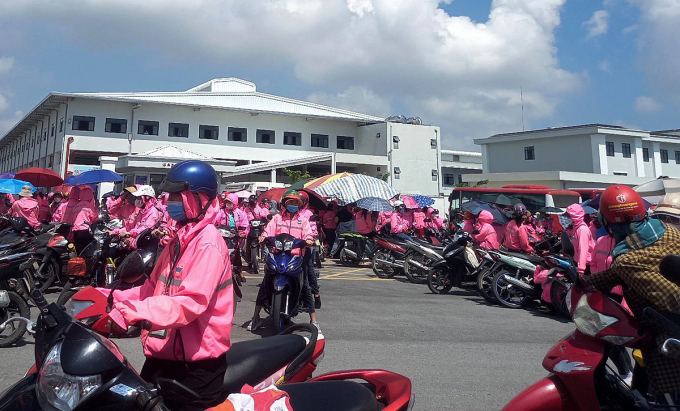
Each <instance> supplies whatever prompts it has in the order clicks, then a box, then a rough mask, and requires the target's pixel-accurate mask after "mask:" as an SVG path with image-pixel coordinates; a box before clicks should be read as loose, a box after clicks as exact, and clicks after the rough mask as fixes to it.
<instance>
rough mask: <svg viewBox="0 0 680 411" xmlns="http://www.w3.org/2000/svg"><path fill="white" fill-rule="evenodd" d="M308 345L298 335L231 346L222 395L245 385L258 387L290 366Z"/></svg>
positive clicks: (235, 391) (238, 390) (274, 337)
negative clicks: (266, 379) (258, 384)
mask: <svg viewBox="0 0 680 411" xmlns="http://www.w3.org/2000/svg"><path fill="white" fill-rule="evenodd" d="M306 346H307V340H305V338H304V337H302V336H300V335H296V334H288V335H275V336H273V337H268V338H262V339H259V340H250V341H242V342H237V343H234V344H232V346H231V348H230V349H229V351H227V355H226V358H227V372H226V374H224V381H223V383H222V394H223V395H224V397H225V398H226V397H227V396H228V395H229V394H232V393H237V392H240V391H241V388H242V387H243V385H245V384H249V385H251V386H254V385H256V384H257V383H259V382H261V381H262V380H264V379H265V378H267V377H269V376H270V375H272V374H274V373H275V372H277V371H278V370H280V369H281V368H283V367H284V366H286V364H288V363H290V362H291V361H293V359H295V357H296V356H297V355H298V354H300V353H301V352H302V351H303V350H304V349H305V347H306Z"/></svg>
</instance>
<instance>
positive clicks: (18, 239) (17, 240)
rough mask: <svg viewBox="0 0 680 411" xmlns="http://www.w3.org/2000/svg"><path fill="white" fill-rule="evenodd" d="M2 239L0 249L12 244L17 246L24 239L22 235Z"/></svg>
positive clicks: (10, 246) (9, 246)
mask: <svg viewBox="0 0 680 411" xmlns="http://www.w3.org/2000/svg"><path fill="white" fill-rule="evenodd" d="M3 240H4V241H1V242H0V249H5V248H12V247H14V246H17V245H19V244H21V243H23V242H24V241H25V239H24V238H22V237H14V238H11V239H9V238H8V239H6V240H5V239H3Z"/></svg>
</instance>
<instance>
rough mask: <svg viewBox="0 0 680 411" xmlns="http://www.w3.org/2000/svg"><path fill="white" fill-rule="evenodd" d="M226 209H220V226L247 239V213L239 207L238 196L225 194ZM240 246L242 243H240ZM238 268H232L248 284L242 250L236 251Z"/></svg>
mask: <svg viewBox="0 0 680 411" xmlns="http://www.w3.org/2000/svg"><path fill="white" fill-rule="evenodd" d="M223 198H224V208H220V211H219V217H218V221H217V225H218V226H228V227H229V228H230V229H232V230H236V231H237V232H238V235H239V237H240V238H245V237H246V233H247V232H248V217H247V216H246V213H245V212H244V211H243V210H241V209H240V208H238V207H237V204H238V196H237V195H236V194H235V193H228V194H227V193H224V195H223ZM239 244H240V242H239ZM235 252H236V253H237V254H236V264H237V267H232V268H233V269H234V272H236V273H237V274H238V275H239V277H240V279H241V282H246V278H245V277H244V276H243V274H242V272H241V268H242V264H241V250H240V248H239V249H238V250H235Z"/></svg>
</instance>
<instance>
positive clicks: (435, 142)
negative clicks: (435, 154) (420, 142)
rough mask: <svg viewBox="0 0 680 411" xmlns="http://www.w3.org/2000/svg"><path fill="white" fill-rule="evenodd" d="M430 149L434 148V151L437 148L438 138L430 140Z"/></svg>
mask: <svg viewBox="0 0 680 411" xmlns="http://www.w3.org/2000/svg"><path fill="white" fill-rule="evenodd" d="M430 148H434V149H436V148H437V139H436V138H432V139H430Z"/></svg>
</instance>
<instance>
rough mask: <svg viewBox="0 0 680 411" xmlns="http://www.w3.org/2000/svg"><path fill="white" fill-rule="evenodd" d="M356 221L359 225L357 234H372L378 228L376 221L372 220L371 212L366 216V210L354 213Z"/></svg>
mask: <svg viewBox="0 0 680 411" xmlns="http://www.w3.org/2000/svg"><path fill="white" fill-rule="evenodd" d="M354 220H355V221H356V223H357V233H359V234H363V235H366V234H371V233H372V232H373V229H374V228H375V226H376V224H375V221H373V219H372V218H371V212H370V211H367V212H366V215H365V216H364V210H359V211H357V212H356V213H354Z"/></svg>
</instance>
